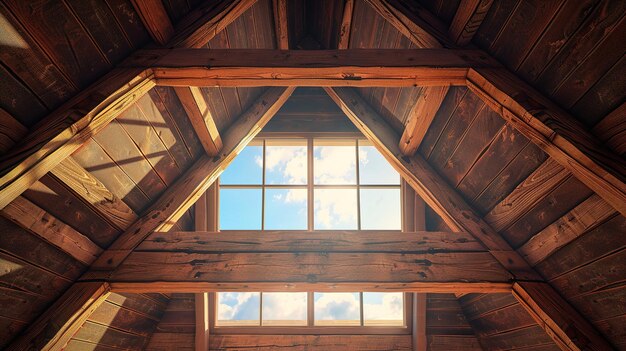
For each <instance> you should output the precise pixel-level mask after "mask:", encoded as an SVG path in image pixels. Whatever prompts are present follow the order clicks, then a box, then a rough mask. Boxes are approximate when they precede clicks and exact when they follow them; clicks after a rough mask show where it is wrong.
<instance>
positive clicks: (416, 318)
mask: <svg viewBox="0 0 626 351" xmlns="http://www.w3.org/2000/svg"><path fill="white" fill-rule="evenodd" d="M426 297H427V294H426V293H415V294H413V330H412V341H413V351H427V345H428V340H427V338H426Z"/></svg>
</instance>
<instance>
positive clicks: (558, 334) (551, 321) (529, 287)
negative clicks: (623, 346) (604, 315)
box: [513, 282, 613, 351]
mask: <svg viewBox="0 0 626 351" xmlns="http://www.w3.org/2000/svg"><path fill="white" fill-rule="evenodd" d="M513 296H515V298H516V299H517V300H518V301H519V302H520V304H521V305H522V306H523V307H524V308H525V309H526V310H527V311H528V312H529V313H530V315H531V316H532V317H533V319H535V321H536V322H537V323H538V324H539V325H540V326H541V327H542V328H543V329H544V330H545V331H546V333H547V334H548V335H549V336H550V337H551V338H552V340H554V342H555V343H556V344H557V345H558V346H559V347H560V348H561V349H562V350H576V351H577V350H598V351H599V350H611V349H613V347H612V346H611V345H610V344H609V343H608V342H607V341H606V340H605V339H604V338H603V337H602V336H601V335H600V334H599V333H598V332H597V331H596V330H595V329H594V328H593V327H592V326H591V324H590V323H589V322H588V321H587V320H585V319H584V317H582V316H581V315H580V314H579V313H578V312H577V311H576V310H574V309H573V308H572V307H571V306H570V305H569V304H562V303H561V300H562V298H561V297H560V296H559V295H558V294H557V293H556V291H555V290H554V289H552V288H550V286H549V285H548V284H547V283H536V282H517V283H515V284H513Z"/></svg>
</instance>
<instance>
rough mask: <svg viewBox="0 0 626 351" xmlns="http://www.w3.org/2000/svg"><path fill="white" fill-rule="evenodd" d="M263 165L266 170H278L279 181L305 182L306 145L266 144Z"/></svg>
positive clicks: (288, 182) (290, 182) (287, 182)
mask: <svg viewBox="0 0 626 351" xmlns="http://www.w3.org/2000/svg"><path fill="white" fill-rule="evenodd" d="M265 167H266V168H267V171H268V172H278V174H279V181H280V182H281V183H282V182H285V183H286V184H305V183H306V180H307V153H306V146H267V147H266V149H265Z"/></svg>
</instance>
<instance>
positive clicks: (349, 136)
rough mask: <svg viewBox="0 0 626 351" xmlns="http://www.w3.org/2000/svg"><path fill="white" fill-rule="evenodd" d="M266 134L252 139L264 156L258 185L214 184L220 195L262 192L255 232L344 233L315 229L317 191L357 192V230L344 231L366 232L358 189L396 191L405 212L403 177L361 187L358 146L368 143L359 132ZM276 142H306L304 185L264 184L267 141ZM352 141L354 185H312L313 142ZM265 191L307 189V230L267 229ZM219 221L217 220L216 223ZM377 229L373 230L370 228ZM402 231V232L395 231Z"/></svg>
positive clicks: (313, 173) (401, 224)
mask: <svg viewBox="0 0 626 351" xmlns="http://www.w3.org/2000/svg"><path fill="white" fill-rule="evenodd" d="M268 134H269V135H263V134H259V135H258V136H257V137H256V138H254V139H253V142H261V146H262V155H263V166H262V178H261V184H222V183H221V182H219V181H218V182H216V183H217V186H218V189H217V191H218V192H220V191H221V189H260V190H261V228H259V229H258V230H261V231H265V230H280V231H287V232H288V231H302V230H306V231H333V230H344V229H315V217H314V215H315V196H314V193H315V190H316V189H356V206H357V208H356V219H357V227H356V228H354V229H345V230H367V229H362V221H361V207H362V206H361V189H398V191H399V192H400V213H404V199H403V195H402V187H401V183H402V177H401V176H400V180H399V182H398V184H397V185H396V184H361V174H360V167H359V145H360V144H359V143H360V142H363V141H367V142H369V141H368V140H367V138H365V137H364V136H363V135H362V134H358V133H341V134H339V133H337V134H333V135H325V136H320V135H319V134H316V133H307V134H293V133H288V134H277V133H268ZM276 139H294V140H297V139H301V140H304V141H306V148H307V183H306V184H304V185H302V184H266V168H265V167H266V141H267V140H276ZM324 139H326V140H342V139H343V140H354V141H355V162H356V165H355V166H356V183H355V184H342V185H329V184H315V183H314V177H315V168H314V162H315V157H314V151H313V150H314V141H315V140H324ZM266 189H306V190H307V201H306V207H307V227H306V228H305V229H266V228H265V209H266V207H265V205H266V199H265V198H266ZM217 218H219V209H218V213H217ZM218 222H219V221H218ZM403 225H404V218H403V216H400V228H402V227H403ZM219 230H220V231H223V232H228V231H229V230H237V229H219ZM371 230H376V229H371ZM384 230H394V229H384ZM397 230H398V231H401V229H397Z"/></svg>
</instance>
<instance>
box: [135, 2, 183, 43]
mask: <svg viewBox="0 0 626 351" xmlns="http://www.w3.org/2000/svg"><path fill="white" fill-rule="evenodd" d="M131 2H132V4H133V7H134V8H135V10H136V11H137V13H138V14H139V18H141V22H143V24H144V26H145V27H146V29H147V30H148V33H149V34H150V36H151V37H152V39H153V40H154V42H155V43H157V44H159V45H165V44H166V43H167V42H168V41H169V40H170V39H171V38H172V36H173V35H174V26H173V25H172V21H171V20H170V18H169V16H168V15H167V11H165V7H164V6H163V2H162V1H161V0H131Z"/></svg>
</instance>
